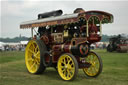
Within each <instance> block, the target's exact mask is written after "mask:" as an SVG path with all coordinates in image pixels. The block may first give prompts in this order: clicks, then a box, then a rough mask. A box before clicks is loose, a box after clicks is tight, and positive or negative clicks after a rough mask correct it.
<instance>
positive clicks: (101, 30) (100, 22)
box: [100, 21, 102, 36]
mask: <svg viewBox="0 0 128 85" xmlns="http://www.w3.org/2000/svg"><path fill="white" fill-rule="evenodd" d="M101 25H102V21H100V36H102V26H101Z"/></svg>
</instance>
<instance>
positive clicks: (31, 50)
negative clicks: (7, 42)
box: [25, 40, 45, 74]
mask: <svg viewBox="0 0 128 85" xmlns="http://www.w3.org/2000/svg"><path fill="white" fill-rule="evenodd" d="M42 43H43V42H42V41H41V40H30V41H29V42H28V44H27V47H26V50H25V64H26V67H27V70H28V72H29V73H32V74H40V73H42V72H44V70H45V66H44V65H43V62H42V58H43V53H44V50H45V48H44V47H43V46H42V45H41V44H42Z"/></svg>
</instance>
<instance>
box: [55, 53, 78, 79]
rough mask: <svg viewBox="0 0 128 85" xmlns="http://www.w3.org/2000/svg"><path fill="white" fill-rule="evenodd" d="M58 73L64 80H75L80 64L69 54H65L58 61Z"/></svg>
mask: <svg viewBox="0 0 128 85" xmlns="http://www.w3.org/2000/svg"><path fill="white" fill-rule="evenodd" d="M57 68H58V73H59V75H60V77H61V78H62V79H63V80H67V81H69V80H73V79H74V78H75V77H76V75H77V73H78V63H77V60H76V58H75V57H74V56H73V55H72V54H69V53H65V54H63V55H61V56H60V58H59V59H58V64H57Z"/></svg>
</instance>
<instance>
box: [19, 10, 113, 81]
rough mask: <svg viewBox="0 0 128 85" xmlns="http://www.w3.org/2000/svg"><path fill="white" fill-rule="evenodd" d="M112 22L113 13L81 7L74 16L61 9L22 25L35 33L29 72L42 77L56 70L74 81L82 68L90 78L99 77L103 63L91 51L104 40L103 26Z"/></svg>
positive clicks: (28, 55)
mask: <svg viewBox="0 0 128 85" xmlns="http://www.w3.org/2000/svg"><path fill="white" fill-rule="evenodd" d="M112 22H113V15H112V14H109V13H106V12H102V11H84V10H83V9H82V8H77V9H76V10H75V11H74V13H73V14H65V15H62V10H57V11H52V12H46V13H43V14H39V15H38V19H37V20H32V21H27V22H23V23H21V24H20V28H21V29H25V28H31V32H32V33H31V34H32V39H31V40H30V41H29V42H28V44H27V47H26V51H25V63H26V67H27V70H28V71H29V72H30V73H32V74H40V73H42V72H44V70H45V68H46V67H54V68H56V69H57V71H58V73H59V75H60V77H61V78H62V79H63V80H73V79H74V78H75V77H76V75H77V73H78V69H83V71H84V73H85V74H86V75H87V76H88V77H97V76H98V75H99V74H100V73H101V71H102V60H101V58H100V56H98V55H97V54H96V53H95V52H92V51H90V45H91V44H92V43H94V42H98V41H100V40H101V36H102V27H101V24H105V23H112ZM37 28H38V30H36V29H37ZM33 30H34V31H37V32H36V34H34V32H33Z"/></svg>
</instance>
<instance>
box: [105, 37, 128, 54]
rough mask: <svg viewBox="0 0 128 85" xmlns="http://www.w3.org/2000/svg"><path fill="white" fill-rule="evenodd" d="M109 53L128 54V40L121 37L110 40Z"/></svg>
mask: <svg viewBox="0 0 128 85" xmlns="http://www.w3.org/2000/svg"><path fill="white" fill-rule="evenodd" d="M107 51H108V52H113V51H117V52H123V53H125V52H128V38H126V37H123V36H121V35H118V36H115V37H111V38H109V45H108V46H107Z"/></svg>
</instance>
